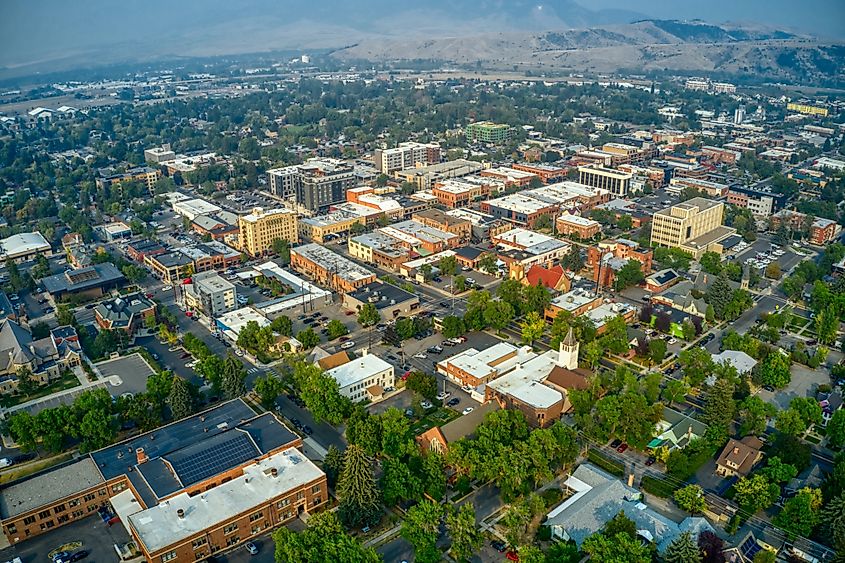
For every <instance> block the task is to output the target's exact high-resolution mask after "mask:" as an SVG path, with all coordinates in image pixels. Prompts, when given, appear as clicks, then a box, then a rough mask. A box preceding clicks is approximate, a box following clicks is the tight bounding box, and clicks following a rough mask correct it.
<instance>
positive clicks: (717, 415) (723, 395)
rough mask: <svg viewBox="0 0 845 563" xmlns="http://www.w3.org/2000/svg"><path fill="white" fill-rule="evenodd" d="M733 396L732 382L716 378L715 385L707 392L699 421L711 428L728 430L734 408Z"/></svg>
mask: <svg viewBox="0 0 845 563" xmlns="http://www.w3.org/2000/svg"><path fill="white" fill-rule="evenodd" d="M733 394H734V384H733V381H731V380H730V379H727V378H724V377H720V378H717V379H716V383H715V384H714V385H713V386H712V387H710V389H709V390H708V392H707V398H706V399H705V403H704V412H703V413H702V415H701V420H702V421H704V422H706V423H707V424H709V425H711V426H719V427H721V428H725V429H728V428H729V426H730V424H731V421H733V418H734V410H735V408H736V403H734V399H733Z"/></svg>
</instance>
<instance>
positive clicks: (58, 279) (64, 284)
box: [41, 262, 123, 294]
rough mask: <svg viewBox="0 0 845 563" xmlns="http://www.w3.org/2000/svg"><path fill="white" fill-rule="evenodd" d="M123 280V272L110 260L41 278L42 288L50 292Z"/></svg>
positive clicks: (84, 287) (86, 287)
mask: <svg viewBox="0 0 845 563" xmlns="http://www.w3.org/2000/svg"><path fill="white" fill-rule="evenodd" d="M121 280H123V274H122V273H121V272H120V270H118V269H117V267H116V266H115V265H114V264H112V263H111V262H103V263H102V264H95V265H93V266H89V267H87V268H80V269H78V270H69V271H66V272H64V273H62V274H55V275H52V276H47V277H46V278H43V279H42V280H41V283H42V285H43V286H44V290H45V291H47V292H48V293H51V294H56V293H64V292H74V291H84V290H86V289H90V288H93V287H99V286H105V285H108V284H112V283H116V282H119V281H121Z"/></svg>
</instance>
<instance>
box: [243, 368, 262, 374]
mask: <svg viewBox="0 0 845 563" xmlns="http://www.w3.org/2000/svg"><path fill="white" fill-rule="evenodd" d="M260 371H261V370H260V369H259V368H249V369H248V370H246V372H247V373H258V372H260Z"/></svg>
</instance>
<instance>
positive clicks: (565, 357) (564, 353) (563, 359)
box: [557, 327, 579, 369]
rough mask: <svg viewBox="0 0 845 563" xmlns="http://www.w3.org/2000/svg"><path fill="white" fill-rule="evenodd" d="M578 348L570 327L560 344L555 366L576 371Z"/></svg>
mask: <svg viewBox="0 0 845 563" xmlns="http://www.w3.org/2000/svg"><path fill="white" fill-rule="evenodd" d="M578 347H579V344H578V341H577V340H576V339H575V334H574V333H573V332H572V328H571V327H570V329H569V333H568V334H567V335H566V338H564V339H563V340H562V341H561V342H560V350H559V351H558V360H557V365H559V366H560V367H563V368H566V369H576V368H577V367H578Z"/></svg>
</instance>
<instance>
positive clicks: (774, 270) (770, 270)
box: [766, 262, 781, 280]
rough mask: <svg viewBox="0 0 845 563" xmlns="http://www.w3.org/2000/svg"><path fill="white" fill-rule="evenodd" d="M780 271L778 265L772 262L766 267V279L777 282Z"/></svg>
mask: <svg viewBox="0 0 845 563" xmlns="http://www.w3.org/2000/svg"><path fill="white" fill-rule="evenodd" d="M780 276H781V271H780V264H778V263H777V262H772V263H771V264H769V265H768V266H766V277H767V278H769V279H770V280H778V279H780Z"/></svg>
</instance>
